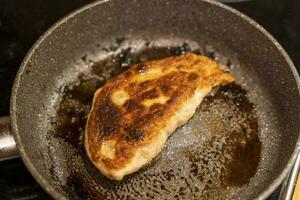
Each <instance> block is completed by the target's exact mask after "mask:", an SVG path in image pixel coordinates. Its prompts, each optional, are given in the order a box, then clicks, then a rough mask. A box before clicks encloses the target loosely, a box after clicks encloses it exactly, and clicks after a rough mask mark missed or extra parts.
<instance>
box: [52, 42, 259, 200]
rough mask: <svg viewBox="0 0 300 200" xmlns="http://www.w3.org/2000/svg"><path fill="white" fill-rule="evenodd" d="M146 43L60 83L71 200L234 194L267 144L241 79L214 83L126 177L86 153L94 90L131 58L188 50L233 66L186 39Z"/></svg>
mask: <svg viewBox="0 0 300 200" xmlns="http://www.w3.org/2000/svg"><path fill="white" fill-rule="evenodd" d="M118 42H119V43H122V42H123V39H122V38H120V39H118ZM145 46H146V48H145V49H144V50H142V51H139V52H134V50H133V49H131V48H130V47H128V48H125V49H123V50H121V51H120V52H119V53H118V54H114V55H111V56H109V57H108V58H106V59H104V60H102V61H101V62H97V63H93V64H91V65H90V66H89V72H88V73H82V74H80V75H79V76H78V79H77V80H76V81H74V82H72V83H70V84H68V85H66V86H64V87H63V88H61V96H62V98H61V99H60V102H59V103H58V108H57V114H56V116H55V118H54V119H53V121H52V122H53V134H54V136H55V138H57V140H61V141H62V142H63V143H66V144H68V145H69V146H70V150H69V151H72V152H71V154H70V155H74V156H73V157H76V158H71V159H68V158H66V161H65V165H66V166H65V168H66V169H67V171H68V177H67V178H66V179H65V180H63V181H62V182H64V184H63V185H64V186H63V188H64V189H65V191H66V192H67V193H68V195H69V196H70V198H73V199H76V198H84V199H85V198H89V199H154V198H155V199H162V198H163V199H199V198H201V199H232V197H233V196H235V193H236V192H237V191H238V190H239V189H240V188H242V187H246V186H247V184H249V182H250V181H251V178H252V177H253V176H254V175H255V174H256V172H257V168H258V165H259V161H260V157H261V149H262V145H261V142H260V138H259V134H258V132H259V128H258V120H257V117H256V113H255V110H254V105H253V104H252V103H250V102H249V100H248V98H247V94H246V92H245V90H243V89H242V88H241V87H240V86H238V85H236V84H231V85H228V86H223V87H220V88H217V89H216V90H215V91H214V92H213V93H212V94H210V95H209V96H208V97H206V98H205V100H204V101H203V102H202V104H201V105H200V106H199V108H198V109H197V112H196V114H195V115H194V116H193V118H192V119H191V120H189V122H187V123H186V124H185V125H183V126H182V127H180V128H178V129H177V130H176V131H175V132H174V133H173V134H172V135H171V136H170V138H169V140H168V142H167V144H166V146H165V148H164V149H163V151H162V152H161V154H160V155H159V156H158V157H156V158H155V159H154V160H153V161H152V162H151V163H150V164H148V165H147V166H145V167H143V168H142V169H141V170H140V171H138V172H137V173H134V174H131V175H128V176H126V177H125V178H124V180H122V181H121V182H114V181H110V180H108V179H107V178H105V177H104V176H102V175H101V174H100V172H99V171H98V170H97V169H96V168H94V167H93V165H92V164H91V163H90V161H89V159H88V158H87V156H86V153H85V150H84V148H83V138H82V136H83V132H84V128H85V122H86V118H87V114H88V112H89V110H90V105H91V101H92V98H93V94H94V92H95V91H96V89H97V88H99V87H101V85H102V84H103V83H104V82H105V80H107V79H108V78H110V77H112V76H114V75H116V74H118V73H120V72H122V71H124V70H125V69H127V68H128V67H129V65H131V64H133V63H138V62H142V61H145V60H153V59H159V58H164V57H167V56H170V55H178V54H182V53H185V52H187V51H193V52H195V53H198V54H204V55H207V56H209V57H211V58H213V59H215V60H217V61H219V62H220V61H221V64H223V65H226V66H227V67H228V68H230V67H232V66H231V65H232V63H231V62H230V61H229V60H228V59H226V58H221V57H218V54H216V53H215V52H213V51H211V50H210V49H209V48H208V49H203V50H202V49H199V48H191V47H190V45H188V44H187V43H183V44H182V45H181V46H178V47H172V48H170V47H155V46H152V45H151V44H150V43H146V44H145ZM115 50H116V49H108V50H107V51H115ZM82 59H83V60H84V61H86V59H87V57H86V56H84V57H82ZM69 153H70V152H69ZM69 157H72V156H69Z"/></svg>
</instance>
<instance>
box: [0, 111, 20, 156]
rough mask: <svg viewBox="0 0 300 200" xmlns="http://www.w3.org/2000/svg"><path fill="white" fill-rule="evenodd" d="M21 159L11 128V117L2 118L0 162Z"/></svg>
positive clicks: (0, 126) (0, 123)
mask: <svg viewBox="0 0 300 200" xmlns="http://www.w3.org/2000/svg"><path fill="white" fill-rule="evenodd" d="M16 157H19V155H18V151H17V145H16V142H15V140H14V138H13V136H12V133H11V128H10V117H9V116H6V117H0V161H3V160H9V159H12V158H16Z"/></svg>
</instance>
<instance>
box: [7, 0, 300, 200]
mask: <svg viewBox="0 0 300 200" xmlns="http://www.w3.org/2000/svg"><path fill="white" fill-rule="evenodd" d="M119 37H126V38H127V39H126V40H127V41H129V43H130V42H132V44H127V45H129V46H130V45H131V46H132V48H137V49H138V48H139V45H140V44H143V41H152V42H154V43H156V44H157V45H161V46H168V45H169V46H172V45H173V46H174V45H178V44H182V42H184V41H187V42H190V43H193V44H195V45H197V46H199V47H202V48H204V47H207V46H209V48H212V49H214V51H216V52H218V53H220V54H221V55H222V56H224V57H226V58H228V59H230V60H231V61H232V62H233V65H234V66H235V67H234V68H233V69H232V73H233V74H235V75H236V77H237V79H238V81H237V82H238V83H240V84H241V85H242V86H243V87H244V88H246V89H247V90H248V91H249V92H248V96H249V98H250V100H251V101H252V102H254V103H255V104H256V105H257V108H256V112H257V115H258V120H259V129H260V137H261V140H262V144H263V146H262V158H261V162H260V165H259V168H258V171H257V174H256V175H255V176H254V177H253V179H252V180H251V182H250V183H249V185H248V186H246V187H243V188H241V189H240V191H239V192H238V193H235V194H234V196H233V197H232V198H236V199H238V198H240V199H253V198H257V199H264V198H266V197H267V196H268V195H269V194H270V193H271V192H272V191H273V190H274V189H275V188H276V187H277V186H278V185H279V184H280V183H281V181H282V180H283V178H284V177H285V175H286V174H287V171H288V168H289V167H290V166H291V165H292V161H293V160H294V158H295V153H294V154H293V152H295V151H296V150H298V149H299V144H297V141H298V137H299V128H300V125H299V121H300V120H299V119H300V116H299V113H300V104H299V102H300V95H299V86H298V84H299V80H298V79H299V77H298V75H297V74H296V70H295V68H294V66H293V64H292V63H291V61H290V59H289V58H288V57H287V55H286V53H285V52H284V51H283V50H282V49H281V47H280V46H279V45H278V44H277V42H276V41H275V40H274V39H272V37H271V36H270V35H269V34H268V33H266V32H265V31H264V30H263V29H262V28H261V27H259V26H258V25H257V24H256V23H255V22H253V21H252V20H249V19H248V18H247V17H245V16H243V15H242V14H240V13H238V12H236V11H234V10H232V9H229V8H227V7H224V6H223V5H221V4H218V3H213V2H210V1H200V0H189V1H184V0H180V1H171V0H170V1H168V0H152V1H147V0H139V1H135V0H129V1H123V0H112V1H102V2H96V3H94V4H91V5H89V6H86V7H84V8H83V9H81V10H79V11H76V12H75V13H73V14H71V15H69V16H68V17H67V18H65V19H63V20H62V21H60V22H58V23H57V24H56V25H55V26H54V27H52V28H51V29H50V30H49V31H48V32H46V33H45V34H44V35H43V36H42V38H41V39H40V40H39V41H38V42H37V43H36V44H35V46H34V47H33V48H32V50H31V51H30V52H29V54H28V55H27V57H26V58H25V60H24V62H23V64H22V66H21V69H20V71H19V73H18V75H17V78H16V82H15V85H14V89H13V95H12V103H11V117H12V129H13V132H14V137H15V139H16V141H17V143H18V147H19V151H20V154H21V156H22V159H23V160H24V162H25V164H26V165H27V167H28V168H29V170H30V171H31V173H32V174H33V176H34V177H35V178H36V179H37V181H38V182H39V183H40V184H41V185H42V186H43V187H44V188H45V190H46V191H47V192H49V194H50V195H52V196H53V197H54V198H56V199H66V198H69V197H70V192H68V191H70V190H72V188H69V186H68V184H67V177H68V175H69V173H70V170H69V168H70V165H74V166H76V167H75V168H76V170H78V171H77V172H78V173H80V174H83V176H85V175H86V176H85V177H84V178H87V177H88V178H89V179H91V180H90V181H91V183H92V182H96V183H97V181H101V180H99V177H98V176H97V175H95V173H93V169H90V164H89V163H87V162H86V158H82V157H81V156H79V155H78V154H76V151H74V150H73V149H72V147H70V146H69V145H68V144H66V143H64V142H63V141H61V140H58V139H56V138H54V137H53V135H52V134H51V131H50V130H51V117H53V116H54V115H55V113H56V106H57V102H58V101H59V98H60V94H61V93H60V91H59V89H60V88H61V86H62V85H64V84H66V83H68V82H71V81H73V80H75V79H76V77H77V76H78V74H79V73H80V72H85V71H86V70H87V66H88V64H87V63H86V62H83V60H82V57H83V56H85V55H88V60H89V59H91V60H101V58H103V57H105V56H107V55H108V52H106V51H103V48H104V47H107V46H112V45H113V44H114V43H115V40H116V38H119ZM84 60H86V59H84ZM171 139H172V138H171ZM175 139H176V137H175ZM179 139H180V138H179ZM91 185H93V184H91ZM73 189H74V188H73ZM96 190H97V188H96ZM86 195H87V197H88V196H89V193H87V194H86ZM87 197H86V198H87ZM90 198H92V196H90ZM162 198H163V197H162ZM129 199H130V198H129Z"/></svg>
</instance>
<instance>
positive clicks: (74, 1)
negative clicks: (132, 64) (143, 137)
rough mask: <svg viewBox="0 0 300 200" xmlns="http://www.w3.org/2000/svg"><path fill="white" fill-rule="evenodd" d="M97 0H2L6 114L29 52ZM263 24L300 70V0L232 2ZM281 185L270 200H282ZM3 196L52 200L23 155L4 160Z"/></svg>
mask: <svg viewBox="0 0 300 200" xmlns="http://www.w3.org/2000/svg"><path fill="white" fill-rule="evenodd" d="M90 1H91V0H43V1H39V0H26V1H19V0H9V1H5V0H0V116H5V115H8V113H9V98H10V90H11V87H12V83H13V80H14V76H15V74H16V72H17V70H18V67H19V65H20V63H21V61H22V59H23V58H24V56H25V54H26V52H27V51H28V50H29V48H30V47H31V46H32V45H33V43H34V42H35V41H36V40H37V39H38V37H39V36H40V35H41V34H42V33H43V32H44V31H45V30H46V29H47V28H48V27H49V26H51V25H52V24H53V23H54V22H55V21H57V20H58V19H59V18H61V17H63V16H64V15H66V14H67V13H69V12H70V11H72V10H74V9H76V8H79V7H80V6H82V5H84V4H87V3H88V2H90ZM230 5H231V6H232V7H235V8H237V9H238V10H240V11H242V12H244V13H246V14H247V15H248V16H250V17H252V18H254V19H255V20H256V21H258V22H259V23H260V24H261V25H263V26H264V27H265V28H266V29H267V30H268V31H269V32H271V33H272V34H273V36H275V38H276V39H277V40H278V41H279V42H280V43H281V44H282V45H283V47H284V48H285V49H286V51H287V52H288V54H289V55H290V56H291V58H292V60H293V61H294V63H295V65H296V67H297V68H298V70H300V68H299V67H300V12H298V10H300V4H299V3H298V0H263V1H261V0H252V1H245V2H240V3H230ZM279 192H280V188H278V189H277V190H276V191H275V192H274V193H273V194H272V196H271V197H270V198H269V200H277V199H278V196H279ZM0 199H3V200H5V199H15V200H31V199H51V197H49V196H48V195H47V194H46V193H45V192H44V191H43V189H42V188H41V187H40V186H39V185H38V184H37V183H36V181H35V180H34V179H33V178H32V176H31V175H30V173H29V172H28V171H27V170H26V168H25V166H24V164H23V163H22V161H21V160H20V159H14V160H10V161H4V162H1V163H0Z"/></svg>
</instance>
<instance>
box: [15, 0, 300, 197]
mask: <svg viewBox="0 0 300 200" xmlns="http://www.w3.org/2000/svg"><path fill="white" fill-rule="evenodd" d="M110 1H113V0H100V1H96V2H92V3H89V4H87V5H84V6H83V7H81V8H79V9H77V10H75V11H73V12H71V13H70V14H68V15H66V16H65V17H63V18H62V19H60V20H59V21H57V22H56V23H55V24H53V25H52V26H51V27H50V28H49V29H48V30H47V31H46V32H45V33H44V34H42V36H40V38H39V39H38V40H37V41H36V42H35V43H34V45H33V46H32V47H31V49H30V50H29V51H28V53H27V55H26V56H25V58H24V59H23V61H22V63H21V65H20V68H19V70H18V72H17V74H16V77H15V80H14V84H13V89H12V93H11V101H10V117H11V128H12V133H13V136H14V139H15V141H16V143H17V147H18V151H19V154H20V156H21V159H22V160H23V162H24V164H25V166H26V167H27V169H28V170H29V171H30V173H31V174H32V176H33V177H34V178H35V180H36V181H37V182H38V183H39V184H40V185H41V186H42V187H43V188H44V190H45V191H46V192H47V193H48V194H49V195H51V196H52V197H53V198H54V199H67V197H66V196H64V195H63V194H61V193H60V192H58V191H57V190H56V189H55V188H54V187H53V186H52V185H50V184H48V183H47V181H46V180H45V179H44V178H43V177H42V176H41V174H40V173H39V171H38V170H37V169H36V168H35V166H34V165H33V163H32V162H31V160H30V158H29V157H28V155H27V153H26V150H25V148H24V146H23V144H22V141H21V137H20V135H19V130H18V127H17V117H16V113H17V106H16V104H17V99H16V95H17V93H18V90H19V85H20V81H21V77H22V75H23V73H24V71H25V68H26V66H27V64H28V62H29V61H30V59H31V57H32V56H33V55H34V53H35V50H36V49H37V48H38V47H39V46H40V44H41V43H42V42H43V41H44V40H45V39H46V38H47V37H48V36H49V35H50V34H51V33H52V32H53V31H54V30H56V29H57V28H58V27H60V26H61V25H63V24H65V23H66V22H68V20H70V19H72V18H73V17H75V16H77V15H78V14H80V13H82V12H84V11H86V10H88V9H92V8H93V7H95V6H97V5H100V4H103V3H107V2H110ZM199 1H203V2H206V3H209V4H211V5H214V6H217V7H219V8H221V9H225V10H227V11H229V12H231V13H233V14H234V15H236V16H238V17H240V18H241V19H242V20H245V21H246V22H247V23H248V24H250V25H252V26H253V27H254V28H255V29H257V30H258V31H260V32H261V33H262V34H263V35H264V36H266V37H267V39H269V40H270V41H271V42H272V44H274V45H275V47H276V48H277V50H278V51H279V52H280V53H281V55H282V56H283V57H284V59H285V61H286V62H287V64H288V65H289V68H290V70H291V72H292V73H293V76H294V79H295V81H296V84H297V88H298V92H299V94H300V77H299V74H298V72H297V69H296V67H295V65H294V64H293V62H292V60H291V58H290V57H289V56H288V54H287V52H286V51H285V50H284V49H283V47H282V46H281V45H280V44H279V43H278V42H277V40H276V39H275V38H274V37H273V36H272V35H271V34H270V33H269V32H268V31H267V30H265V29H264V28H263V27H262V26H261V25H259V24H258V23H257V22H256V21H255V20H253V19H252V18H250V17H248V16H247V15H245V14H243V13H241V12H240V11H238V10H236V9H234V8H232V7H230V6H227V5H225V4H222V3H220V2H217V1H214V0H199ZM298 135H300V133H298ZM299 151H300V136H298V140H297V143H296V146H295V149H294V151H293V153H292V155H291V157H290V159H289V161H288V162H287V164H286V165H285V168H284V169H283V170H282V171H281V173H280V174H279V175H278V176H277V177H276V178H275V179H274V181H273V182H272V183H271V184H270V185H269V186H268V187H267V188H266V189H265V190H264V191H263V192H261V193H260V194H258V196H257V197H256V199H257V200H261V199H266V198H267V197H269V196H270V195H271V193H272V192H273V191H275V189H276V188H277V187H278V186H279V185H280V184H281V183H282V181H283V180H284V178H286V176H287V174H288V172H289V171H290V169H291V167H292V166H293V164H294V162H295V160H296V157H297V154H298V152H299Z"/></svg>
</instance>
